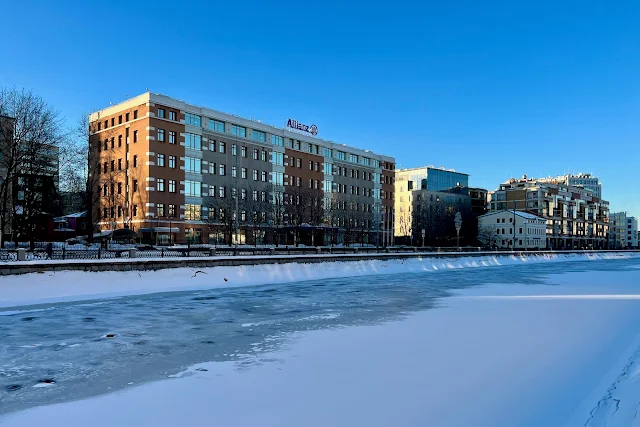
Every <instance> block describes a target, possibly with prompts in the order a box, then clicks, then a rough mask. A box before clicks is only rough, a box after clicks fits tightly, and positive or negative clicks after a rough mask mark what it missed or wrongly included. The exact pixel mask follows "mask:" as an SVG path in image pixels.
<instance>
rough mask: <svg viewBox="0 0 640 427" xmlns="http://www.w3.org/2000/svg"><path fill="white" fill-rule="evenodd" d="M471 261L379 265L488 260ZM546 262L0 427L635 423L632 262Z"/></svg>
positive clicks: (412, 267) (639, 338)
mask: <svg viewBox="0 0 640 427" xmlns="http://www.w3.org/2000/svg"><path fill="white" fill-rule="evenodd" d="M627 257H628V258H630V257H631V256H627ZM563 258H564V257H563ZM584 259H586V257H580V258H578V257H567V258H564V259H560V258H557V257H556V258H551V259H546V260H544V261H543V260H537V261H539V262H540V261H542V262H557V261H564V260H574V261H575V260H584ZM470 261H471V260H467V261H465V260H459V261H457V262H459V264H456V263H455V262H454V263H451V264H450V265H448V266H445V265H436V264H434V263H433V260H423V261H422V262H421V263H418V262H417V261H415V262H411V263H405V264H404V266H402V265H391V264H390V265H387V266H386V267H384V268H385V269H389V270H387V271H390V270H394V271H398V272H399V271H423V270H427V271H432V270H434V269H435V268H437V269H438V270H441V269H443V268H464V267H478V266H481V265H484V264H483V263H482V262H481V263H480V264H476V265H469V264H464V262H470ZM478 261H479V260H478ZM487 262H489V261H487ZM518 262H520V263H521V262H525V261H523V260H518V259H510V258H507V259H494V260H492V261H491V262H489V263H488V264H486V265H505V264H515V263H518ZM526 262H533V260H532V259H528V260H526ZM281 267H284V266H281ZM378 267H379V268H382V267H380V266H378ZM549 267H550V268H549V270H550V273H549V274H545V275H544V276H543V277H542V278H541V279H543V282H544V284H536V285H531V284H529V285H522V284H518V283H517V282H516V281H514V283H510V284H490V283H487V284H486V285H485V286H477V287H472V288H467V289H464V290H461V291H458V292H457V293H456V296H453V297H448V298H443V299H441V300H440V305H439V306H438V307H437V308H434V309H429V310H425V311H420V312H417V313H413V314H411V315H409V316H407V318H406V319H403V320H398V321H393V322H387V323H382V324H376V325H364V326H354V327H343V328H332V329H325V330H318V331H312V332H300V333H295V334H293V335H292V336H291V337H290V340H289V344H288V346H287V348H284V349H281V350H279V351H269V352H265V353H260V354H242V353H239V352H238V351H236V352H235V353H234V356H236V361H235V362H217V363H202V364H198V365H196V366H192V367H191V368H189V369H187V370H186V371H184V372H182V373H181V374H178V375H168V376H169V377H171V379H166V380H162V381H156V382H152V383H148V384H143V385H140V386H132V387H131V388H128V389H125V390H122V391H120V392H117V393H111V394H107V395H103V396H100V397H97V398H92V399H85V400H79V401H75V402H68V403H63V404H59V405H50V406H42V407H38V408H34V409H32V410H28V411H24V412H19V413H15V414H10V415H8V416H7V417H5V418H4V419H3V418H0V425H3V426H4V425H6V426H7V427H13V426H16V427H17V426H27V425H44V424H49V425H65V426H68V427H75V426H78V427H80V426H87V425H90V426H92V427H107V426H109V427H110V426H114V425H117V426H122V427H125V426H138V425H154V426H157V427H164V426H167V427H169V426H175V425H182V424H186V425H189V426H197V427H200V426H203V427H204V426H210V425H225V424H233V425H237V426H256V425H259V426H274V427H275V426H278V427H287V426H292V427H293V426H376V427H377V426H380V427H382V426H446V427H470V426H518V427H541V426H550V427H552V426H553V427H555V426H558V427H562V426H567V427H569V426H571V427H573V426H586V427H623V426H624V427H637V426H638V423H639V420H638V419H639V417H637V416H636V412H637V405H638V401H639V399H640V387H638V382H637V381H638V379H640V375H639V374H640V370H638V366H640V365H638V362H639V360H640V352H639V351H638V349H639V348H640V335H639V330H640V292H639V291H638V286H639V284H640V262H638V261H635V260H634V261H633V262H632V263H618V264H616V261H611V262H608V263H606V265H604V264H603V263H597V267H593V268H592V267H591V264H589V263H583V264H582V265H581V266H580V268H579V269H576V268H574V269H572V271H571V272H568V273H562V269H561V268H558V265H556V266H552V265H550V266H549ZM554 267H555V268H554ZM333 268H337V266H336V267H333ZM344 268H349V267H347V266H344ZM351 268H352V269H353V270H355V271H358V267H356V266H352V267H351ZM362 268H364V267H362ZM315 270H319V271H314V273H313V274H314V276H315V277H318V276H319V275H320V274H321V271H324V269H319V268H317V266H316V267H315ZM368 271H369V272H371V271H374V270H373V268H370V269H369V270H368ZM165 273H166V271H163V272H160V274H165ZM133 274H137V273H133ZM325 274H328V273H325ZM341 274H344V272H341ZM354 274H355V273H354ZM468 274H474V273H473V272H472V271H471V270H469V271H468ZM505 274H508V273H505ZM196 277H198V276H196ZM513 277H514V278H515V277H517V276H515V275H514V276H513ZM393 280H398V281H401V280H402V278H398V279H394V278H393V277H392V278H390V281H391V282H393ZM267 339H271V338H267ZM255 341H256V343H255V345H257V346H265V343H264V341H262V340H261V338H260V337H258V336H256V337H255ZM176 377H177V379H176ZM3 423H4V424H3Z"/></svg>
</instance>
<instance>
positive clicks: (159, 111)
mask: <svg viewBox="0 0 640 427" xmlns="http://www.w3.org/2000/svg"><path fill="white" fill-rule="evenodd" d="M164 115H165V110H164V108H158V118H159V119H164Z"/></svg>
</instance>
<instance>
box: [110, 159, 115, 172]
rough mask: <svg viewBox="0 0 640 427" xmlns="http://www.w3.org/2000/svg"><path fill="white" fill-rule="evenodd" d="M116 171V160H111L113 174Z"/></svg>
mask: <svg viewBox="0 0 640 427" xmlns="http://www.w3.org/2000/svg"><path fill="white" fill-rule="evenodd" d="M115 170H116V161H115V160H111V172H113V171H115Z"/></svg>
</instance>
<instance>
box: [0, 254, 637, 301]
mask: <svg viewBox="0 0 640 427" xmlns="http://www.w3.org/2000/svg"><path fill="white" fill-rule="evenodd" d="M637 255H639V254H633V253H594V254H545V255H523V256H515V255H496V256H482V257H460V258H446V259H445V258H412V259H405V260H367V261H348V262H346V261H345V262H327V263H319V264H303V263H289V264H263V265H248V266H236V267H212V268H201V269H198V268H174V269H164V270H158V271H140V272H139V271H111V272H84V271H59V272H53V271H48V272H43V273H32V274H24V275H19V276H0V308H3V307H4V308H6V307H16V306H25V305H33V304H43V303H55V302H66V301H81V300H88V299H97V298H110V297H119V296H125V295H141V294H149V293H156V292H173V291H188V290H204V289H211V288H218V287H231V286H247V285H257V284H271V283H289V282H298V281H304V280H317V279H327V278H336V277H352V276H366V275H377V274H395V273H408V272H431V271H440V270H445V271H447V270H451V269H462V268H478V267H490V266H504V265H515V264H526V263H539V262H568V261H587V260H601V259H620V258H631V257H635V256H637Z"/></svg>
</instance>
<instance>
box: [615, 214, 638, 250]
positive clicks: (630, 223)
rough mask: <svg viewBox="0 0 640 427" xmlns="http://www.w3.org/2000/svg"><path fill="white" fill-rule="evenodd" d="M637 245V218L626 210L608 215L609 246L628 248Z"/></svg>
mask: <svg viewBox="0 0 640 427" xmlns="http://www.w3.org/2000/svg"><path fill="white" fill-rule="evenodd" d="M637 247H638V220H637V219H636V218H635V217H632V216H628V215H627V213H626V212H615V213H612V214H611V215H610V216H609V248H610V249H629V248H637Z"/></svg>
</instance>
